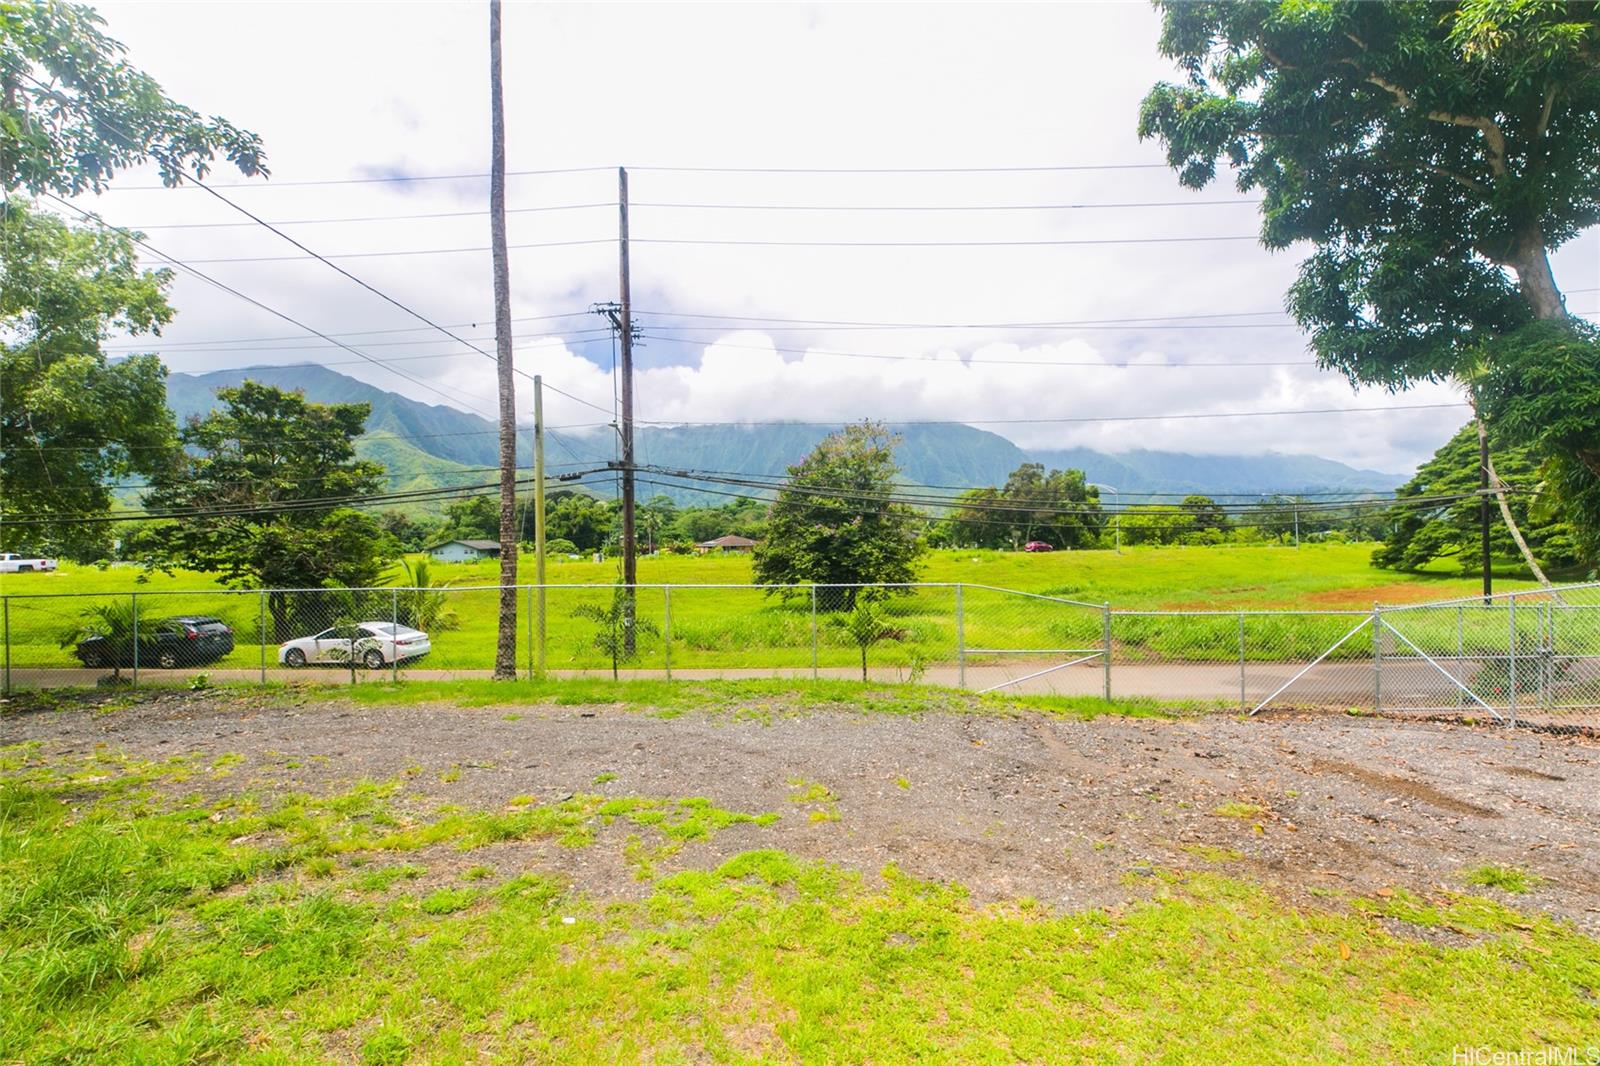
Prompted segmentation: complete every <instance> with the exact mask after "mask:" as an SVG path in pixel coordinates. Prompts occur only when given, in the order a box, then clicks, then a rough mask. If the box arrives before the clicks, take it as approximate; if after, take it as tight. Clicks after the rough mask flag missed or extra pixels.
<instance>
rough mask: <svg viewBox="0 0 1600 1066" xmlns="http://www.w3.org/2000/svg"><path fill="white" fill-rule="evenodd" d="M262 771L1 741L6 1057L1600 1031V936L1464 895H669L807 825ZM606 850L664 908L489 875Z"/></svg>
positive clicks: (1432, 1055) (1216, 1051)
mask: <svg viewBox="0 0 1600 1066" xmlns="http://www.w3.org/2000/svg"><path fill="white" fill-rule="evenodd" d="M238 762H239V760H238V758H236V757H232V756H227V755H224V756H220V757H216V758H214V759H209V760H199V759H192V758H184V757H177V758H174V759H171V760H168V761H166V762H161V763H144V762H138V761H134V760H129V759H127V758H124V757H122V756H119V755H116V754H114V753H112V752H109V751H100V752H97V753H95V754H91V755H86V756H76V757H70V758H68V757H61V758H56V759H48V758H46V757H44V756H43V755H41V753H40V752H39V751H38V749H36V748H33V747H29V746H17V747H12V748H0V1002H3V1003H4V1004H5V1010H4V1011H0V1061H5V1062H13V1061H14V1062H37V1063H68V1062H73V1063H87V1062H133V1061H138V1062H172V1063H178V1062H195V1061H227V1062H239V1063H280V1062H316V1061H358V1062H363V1063H369V1064H387V1063H401V1062H460V1061H465V1060H468V1059H471V1060H473V1061H492V1062H520V1061H563V1062H619V1061H621V1062H627V1061H640V1060H649V1061H654V1062H680V1061H681V1062H688V1061H697V1062H698V1061H711V1062H747V1061H755V1060H761V1059H767V1058H778V1059H784V1060H791V1059H793V1060H805V1061H836V1062H865V1061H873V1062H909V1061H926V1060H929V1059H938V1060H941V1061H953V1062H993V1061H1001V1060H1004V1061H1056V1060H1059V1059H1061V1058H1063V1057H1073V1058H1084V1059H1101V1058H1111V1059H1119V1060H1120V1059H1165V1060H1169V1061H1178V1060H1182V1061H1185V1062H1219V1063H1221V1062H1229V1063H1232V1062H1239V1061H1284V1060H1287V1059H1290V1058H1299V1057H1306V1058H1316V1057H1322V1056H1326V1055H1329V1054H1332V1055H1334V1056H1336V1057H1338V1058H1340V1059H1344V1060H1350V1061H1386V1062H1392V1061H1410V1062H1420V1061H1445V1060H1446V1059H1447V1058H1448V1056H1449V1055H1450V1053H1451V1051H1452V1049H1455V1048H1459V1047H1462V1046H1487V1047H1493V1048H1519V1047H1531V1046H1541V1047H1544V1046H1552V1045H1583V1044H1584V1043H1585V1042H1586V1041H1587V1040H1589V1039H1590V1038H1592V1036H1593V1034H1594V1033H1595V1032H1596V1031H1600V1007H1597V1006H1596V1004H1595V1000H1594V996H1593V989H1595V988H1596V987H1600V945H1597V944H1596V943H1595V942H1594V941H1593V940H1590V939H1588V938H1585V937H1583V936H1582V935H1580V934H1578V933H1577V932H1575V931H1574V930H1573V929H1572V928H1571V927H1570V926H1567V925H1564V924H1561V923H1558V922H1556V921H1553V920H1551V919H1548V918H1544V917H1538V916H1529V915H1524V914H1522V913H1519V912H1518V911H1515V910H1513V909H1510V908H1508V907H1506V906H1504V905H1503V904H1500V903H1495V902H1491V901H1489V900H1487V899H1484V898H1481V897H1479V896H1476V895H1472V894H1470V892H1469V891H1468V890H1467V889H1466V885H1465V884H1463V885H1461V886H1458V887H1457V888H1456V889H1455V890H1445V889H1442V888H1441V889H1440V890H1439V891H1437V892H1434V893H1432V894H1431V895H1430V897H1429V898H1427V899H1423V898H1419V897H1416V896H1413V895H1412V894H1410V893H1408V892H1406V891H1404V890H1399V889H1396V890H1393V891H1389V890H1385V892H1384V893H1383V894H1381V895H1380V896H1376V897H1364V896H1349V895H1345V894H1339V893H1325V894H1323V896H1322V897H1321V898H1320V899H1318V900H1317V901H1316V902H1315V903H1314V904H1310V905H1308V904H1304V903H1302V904H1298V905H1296V904H1291V903H1289V902H1286V901H1285V900H1284V899H1282V898H1281V897H1279V896H1277V895H1276V894H1275V893H1274V892H1273V891H1272V890H1269V889H1267V888H1264V887H1262V886H1260V885H1257V884H1255V883H1252V882H1250V881H1248V880H1244V879H1241V878H1239V877H1237V876H1235V875H1233V874H1232V873H1231V872H1230V865H1229V863H1230V856H1229V855H1228V854H1226V853H1224V852H1223V851H1222V850H1221V849H1214V850H1215V851H1216V854H1214V855H1213V854H1200V853H1198V852H1197V853H1196V854H1195V856H1194V859H1193V861H1192V862H1191V863H1189V864H1187V868H1182V869H1159V870H1156V871H1154V874H1153V876H1151V877H1149V878H1148V879H1147V880H1146V881H1145V882H1144V883H1145V885H1146V887H1145V889H1143V890H1142V891H1141V892H1140V893H1139V895H1140V896H1142V897H1143V898H1142V899H1140V900H1139V901H1137V902H1133V903H1130V904H1126V905H1123V906H1119V907H1116V908H1112V909H1109V910H1092V911H1085V912H1076V913H1070V912H1057V911H1054V910H1052V909H1050V908H1049V907H1046V906H1044V905H1041V904H1038V903H1036V902H1034V901H1032V900H1028V899H1019V900H1012V901H1009V902H1004V903H999V904H994V905H987V906H978V905H975V904H974V903H973V902H971V901H970V900H969V899H968V898H967V897H966V895H965V894H964V893H963V892H962V890H961V889H960V888H959V887H957V886H949V885H940V884H930V883H925V882H920V881H917V880H914V879H912V878H909V877H907V876H905V875H903V874H901V873H900V872H898V871H897V870H896V869H895V868H894V867H892V866H890V867H885V868H884V869H883V870H882V872H881V873H880V874H878V875H873V876H860V875H857V874H853V873H849V872H846V871H843V870H840V869H838V868H835V867H833V866H830V865H827V864H822V863H816V862H812V861H807V860H802V859H798V858H795V857H792V856H790V855H788V854H785V853H783V852H781V851H774V850H766V851H753V852H747V853H744V854H742V855H740V856H738V857H737V858H734V859H732V860H731V861H728V862H726V863H724V864H722V865H720V866H718V867H716V868H714V869H709V870H701V869H692V868H691V869H688V870H685V871H684V872H679V873H675V874H670V875H665V876H661V875H658V872H657V866H658V864H660V863H661V862H662V861H663V860H664V859H665V858H667V857H669V856H671V855H673V854H675V853H677V852H678V851H679V850H680V849H683V848H686V847H691V848H692V847H693V846H694V845H695V842H697V841H703V840H707V839H709V838H711V837H713V836H715V835H716V834H717V833H719V832H721V831H723V830H724V829H726V828H727V827H728V826H731V825H734V824H737V823H748V824H750V825H752V826H753V827H755V831H756V832H758V833H759V832H760V831H761V829H760V828H759V827H762V826H766V825H770V824H771V823H772V822H773V821H774V820H775V819H777V818H792V817H799V816H800V815H799V814H798V813H797V812H796V811H795V810H785V811H755V810H752V811H734V810H724V809H721V808H718V807H716V806H714V805H713V804H711V803H709V802H707V801H705V800H699V799H694V798H674V797H650V796H625V797H603V796H600V795H589V794H580V795H574V796H572V797H570V798H568V799H565V800H562V801H560V802H557V803H553V804H539V803H537V802H535V801H533V800H532V799H531V798H530V797H519V798H518V799H514V800H512V802H511V803H510V804H508V805H507V806H506V807H505V808H504V809H501V810H494V811H483V810H473V809H466V808H461V807H449V808H440V809H437V810H435V811H431V812H427V813H424V812H422V811H421V810H419V808H418V807H417V805H416V804H415V803H411V804H409V805H408V803H407V800H408V799H409V797H408V796H407V794H406V787H405V785H404V784H403V783H400V782H386V783H369V784H364V785H361V786H358V787H357V788H355V789H353V790H352V791H349V792H346V793H343V794H340V795H334V796H324V797H311V796H301V795H290V796H280V797H277V798H262V797H260V796H258V795H256V794H253V793H252V792H251V791H249V790H247V789H244V788H243V787H242V786H241V785H238V784H235V783H234V782H231V781H230V780H229V778H230V776H231V775H233V774H234V773H235V772H236V767H237V765H238ZM441 780H443V778H441ZM186 793H188V794H189V795H188V797H187V798H183V799H173V798H170V797H175V796H183V795H185V794H186ZM202 795H204V796H209V797H211V798H209V799H202V798H201V796H202ZM607 825H614V826H617V827H618V828H619V829H620V830H621V831H622V832H624V833H626V834H627V836H628V840H627V842H626V843H624V844H622V845H621V847H622V848H623V856H624V861H625V866H626V868H628V869H630V870H631V876H632V877H633V878H636V879H637V881H638V882H643V883H644V884H645V886H646V887H645V890H644V895H643V897H642V898H640V899H638V900H637V901H621V902H618V901H607V900H603V899H600V898H594V897H591V896H586V895H584V894H581V893H579V892H577V891H575V890H573V889H572V888H571V887H569V886H568V885H566V884H564V883H563V882H562V881H560V880H559V879H557V878H555V877H552V876H550V875H547V874H544V873H541V872H538V871H536V870H532V871H525V872H523V873H521V874H520V875H518V876H513V877H509V878H507V877H502V876H499V875H497V874H496V872H495V869H494V868H493V867H491V866H488V865H485V860H486V859H488V858H489V857H490V855H491V853H492V849H494V848H495V847H497V846H499V845H503V844H506V843H509V842H515V841H523V840H549V841H552V842H553V843H554V844H555V845H556V846H559V847H566V848H577V849H581V848H593V847H614V846H618V845H617V844H616V843H615V840H616V836H615V835H611V836H603V835H602V834H603V832H604V827H605V826H607ZM1469 880H1470V879H1469ZM1504 880H1505V878H1504V877H1503V876H1502V877H1501V878H1500V882H1503V881H1504ZM1497 883H1499V882H1497ZM1508 891H1509V890H1508ZM1402 928H1409V929H1413V930H1416V931H1417V933H1416V934H1415V935H1397V934H1396V932H1394V931H1393V930H1396V929H1402ZM1457 945H1459V946H1457Z"/></svg>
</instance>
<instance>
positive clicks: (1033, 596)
mask: <svg viewBox="0 0 1600 1066" xmlns="http://www.w3.org/2000/svg"><path fill="white" fill-rule="evenodd" d="M959 584H960V585H961V587H962V588H969V589H982V590H983V591H985V592H1003V593H1005V594H1006V595H1007V596H1023V597H1026V598H1027V599H1030V600H1048V601H1049V602H1051V603H1064V604H1066V605H1067V606H1069V607H1088V608H1090V609H1091V610H1095V611H1103V610H1105V609H1106V608H1108V607H1110V606H1111V605H1110V604H1109V603H1086V602H1084V601H1083V600H1069V599H1066V598H1064V597H1061V596H1047V595H1045V594H1044V593H1042V592H1023V591H1022V590H1021V589H1003V588H1000V587H999V586H998V585H977V584H974V583H972V582H970V581H962V582H959Z"/></svg>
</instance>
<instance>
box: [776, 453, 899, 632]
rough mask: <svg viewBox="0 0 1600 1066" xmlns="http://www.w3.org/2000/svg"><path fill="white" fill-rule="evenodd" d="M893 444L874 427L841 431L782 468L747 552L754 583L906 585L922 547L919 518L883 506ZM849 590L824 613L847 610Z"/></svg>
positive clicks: (889, 490) (894, 470) (891, 482)
mask: <svg viewBox="0 0 1600 1066" xmlns="http://www.w3.org/2000/svg"><path fill="white" fill-rule="evenodd" d="M899 473H900V468H899V466H897V465H896V463H895V460H894V437H893V436H892V435H891V434H890V433H889V432H888V431H887V430H886V429H885V428H884V427H883V426H882V425H881V424H879V423H874V422H862V423H859V424H856V425H851V426H847V427H845V428H844V429H842V430H840V431H839V432H837V433H834V434H832V435H830V436H828V437H826V438H824V439H823V440H822V441H821V442H819V443H818V444H817V446H816V448H815V449H814V450H813V451H812V452H811V454H810V455H808V456H806V458H805V459H803V460H802V461H801V462H799V463H797V464H795V465H794V466H791V467H789V479H788V480H787V481H786V482H784V484H783V487H782V488H780V489H779V490H778V496H777V499H776V500H774V501H773V504H772V509H771V511H770V512H769V518H768V522H767V531H766V539H765V540H763V541H762V542H761V543H760V544H758V545H757V546H756V548H755V580H756V581H757V582H759V583H761V584H774V585H784V584H800V583H815V584H819V585H846V584H857V583H874V582H908V581H915V580H916V577H917V560H918V558H919V557H920V556H921V554H922V552H923V550H924V546H923V543H922V540H921V539H920V538H919V537H918V535H917V534H918V527H919V524H920V522H921V516H919V515H918V514H917V512H916V511H914V510H912V509H911V508H910V507H908V506H906V505H905V504H901V503H890V502H889V497H890V496H891V495H892V494H893V492H894V489H895V478H896V476H897V475H898V474H899ZM854 603H855V595H854V590H853V589H852V590H848V591H846V592H845V593H844V594H843V595H840V596H837V597H832V598H831V599H830V602H829V603H828V604H827V606H830V607H833V606H838V607H846V608H848V607H850V606H852V605H853V604H854Z"/></svg>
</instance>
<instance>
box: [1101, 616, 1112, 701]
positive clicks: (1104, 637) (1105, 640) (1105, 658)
mask: <svg viewBox="0 0 1600 1066" xmlns="http://www.w3.org/2000/svg"><path fill="white" fill-rule="evenodd" d="M1100 639H1101V642H1102V643H1101V646H1102V648H1103V649H1104V650H1103V652H1102V655H1101V659H1102V662H1101V670H1102V671H1103V672H1104V675H1105V676H1104V677H1103V678H1102V687H1103V688H1104V690H1105V698H1106V699H1107V700H1110V699H1111V604H1109V603H1107V604H1106V605H1105V606H1104V607H1102V608H1100Z"/></svg>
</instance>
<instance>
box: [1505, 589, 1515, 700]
mask: <svg viewBox="0 0 1600 1066" xmlns="http://www.w3.org/2000/svg"><path fill="white" fill-rule="evenodd" d="M1506 605H1507V608H1506V617H1507V618H1508V619H1510V627H1511V646H1510V648H1509V649H1508V654H1507V656H1506V699H1508V700H1509V701H1510V702H1511V714H1510V716H1509V717H1507V719H1506V722H1507V724H1509V725H1512V726H1515V725H1516V724H1517V598H1516V597H1515V596H1509V597H1507V598H1506Z"/></svg>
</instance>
